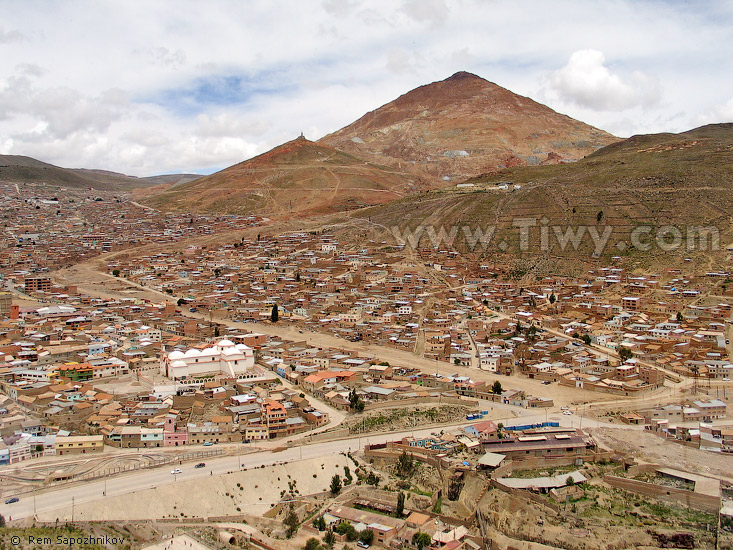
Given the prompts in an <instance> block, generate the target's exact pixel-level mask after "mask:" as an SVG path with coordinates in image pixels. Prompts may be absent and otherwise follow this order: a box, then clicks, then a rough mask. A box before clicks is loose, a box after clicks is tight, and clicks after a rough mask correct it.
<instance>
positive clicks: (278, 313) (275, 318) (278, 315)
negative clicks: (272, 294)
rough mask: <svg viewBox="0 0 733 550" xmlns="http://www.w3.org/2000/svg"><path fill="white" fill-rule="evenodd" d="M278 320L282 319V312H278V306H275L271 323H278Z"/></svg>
mask: <svg viewBox="0 0 733 550" xmlns="http://www.w3.org/2000/svg"><path fill="white" fill-rule="evenodd" d="M278 319H280V312H278V310H277V304H273V305H272V312H271V313H270V321H272V322H273V323H277V321H278Z"/></svg>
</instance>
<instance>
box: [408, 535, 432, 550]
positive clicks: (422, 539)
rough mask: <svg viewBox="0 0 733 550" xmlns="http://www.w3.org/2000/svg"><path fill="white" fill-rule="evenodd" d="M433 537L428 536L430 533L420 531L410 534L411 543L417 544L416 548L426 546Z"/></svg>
mask: <svg viewBox="0 0 733 550" xmlns="http://www.w3.org/2000/svg"><path fill="white" fill-rule="evenodd" d="M432 540H433V539H431V538H430V535H428V534H427V533H423V532H422V531H418V532H417V533H415V534H414V535H412V544H414V545H415V546H417V550H422V549H423V548H425V547H426V546H428V545H429V544H430V543H431V542H432Z"/></svg>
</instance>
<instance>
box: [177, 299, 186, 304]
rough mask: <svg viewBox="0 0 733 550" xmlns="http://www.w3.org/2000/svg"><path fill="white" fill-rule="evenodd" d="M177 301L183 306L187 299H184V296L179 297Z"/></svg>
mask: <svg viewBox="0 0 733 550" xmlns="http://www.w3.org/2000/svg"><path fill="white" fill-rule="evenodd" d="M176 303H177V304H178V305H179V306H182V305H183V304H185V303H186V300H184V299H183V298H178V301H177V302H176Z"/></svg>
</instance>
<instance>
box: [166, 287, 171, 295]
mask: <svg viewBox="0 0 733 550" xmlns="http://www.w3.org/2000/svg"><path fill="white" fill-rule="evenodd" d="M165 293H166V294H173V289H172V288H166V289H165Z"/></svg>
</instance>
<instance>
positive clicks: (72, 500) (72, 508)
mask: <svg viewBox="0 0 733 550" xmlns="http://www.w3.org/2000/svg"><path fill="white" fill-rule="evenodd" d="M71 523H74V497H71Z"/></svg>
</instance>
